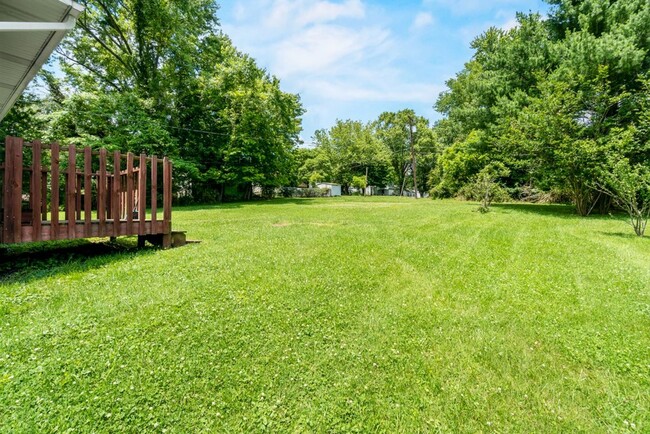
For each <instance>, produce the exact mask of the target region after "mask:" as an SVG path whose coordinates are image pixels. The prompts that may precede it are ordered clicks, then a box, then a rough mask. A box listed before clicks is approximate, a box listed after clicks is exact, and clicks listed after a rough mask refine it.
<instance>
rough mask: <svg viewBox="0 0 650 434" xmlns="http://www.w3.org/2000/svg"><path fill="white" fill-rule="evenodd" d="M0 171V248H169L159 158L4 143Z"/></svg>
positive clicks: (167, 197) (167, 176)
mask: <svg viewBox="0 0 650 434" xmlns="http://www.w3.org/2000/svg"><path fill="white" fill-rule="evenodd" d="M0 171H2V172H4V173H3V176H2V177H0V180H1V181H0V182H2V183H3V186H2V196H1V197H0V199H1V200H2V202H0V208H2V213H1V217H0V218H1V219H2V220H0V243H4V244H8V243H22V242H31V241H48V240H64V239H73V238H91V237H118V236H124V235H138V236H139V238H138V241H139V243H140V244H143V243H144V240H145V239H148V240H150V241H152V242H155V243H158V244H160V245H163V246H164V247H169V245H170V243H171V217H172V165H171V162H170V161H169V160H168V159H167V158H166V157H165V158H163V159H158V158H157V157H156V156H155V155H154V156H151V157H148V156H146V155H144V154H140V156H134V155H133V154H132V153H130V152H129V153H127V154H126V155H124V154H122V153H120V152H119V151H115V152H113V153H112V154H110V155H109V153H108V151H107V150H106V149H101V150H99V151H93V150H92V149H91V148H89V147H85V148H78V147H76V146H74V145H70V146H61V145H59V144H58V143H52V144H49V145H46V144H41V142H39V141H34V142H31V143H26V142H24V141H23V139H20V138H17V137H7V138H6V140H5V158H4V162H3V163H2V164H0ZM161 175H162V176H161ZM161 178H162V179H161ZM161 181H162V182H161ZM161 199H162V216H161V215H160V210H159V205H160V201H161Z"/></svg>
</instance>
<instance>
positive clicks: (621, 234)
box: [600, 227, 650, 242]
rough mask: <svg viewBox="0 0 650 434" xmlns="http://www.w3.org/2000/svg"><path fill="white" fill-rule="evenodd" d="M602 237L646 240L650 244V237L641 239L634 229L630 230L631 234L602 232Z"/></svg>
mask: <svg viewBox="0 0 650 434" xmlns="http://www.w3.org/2000/svg"><path fill="white" fill-rule="evenodd" d="M600 234H602V235H606V236H608V237H616V238H624V239H626V240H646V241H647V242H650V241H648V240H650V237H648V236H644V237H640V236H638V235H637V234H635V233H634V230H632V228H631V227H630V228H629V232H600Z"/></svg>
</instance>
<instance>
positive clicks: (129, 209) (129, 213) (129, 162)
mask: <svg viewBox="0 0 650 434" xmlns="http://www.w3.org/2000/svg"><path fill="white" fill-rule="evenodd" d="M133 194H134V190H133V153H132V152H129V153H127V154H126V232H127V235H132V234H133V210H134V208H135V207H134V206H133V199H134V198H133Z"/></svg>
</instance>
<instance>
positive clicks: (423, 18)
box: [411, 12, 433, 30]
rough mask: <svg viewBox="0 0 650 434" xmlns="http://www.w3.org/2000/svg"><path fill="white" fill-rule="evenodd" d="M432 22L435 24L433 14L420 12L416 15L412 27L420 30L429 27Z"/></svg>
mask: <svg viewBox="0 0 650 434" xmlns="http://www.w3.org/2000/svg"><path fill="white" fill-rule="evenodd" d="M431 24H433V15H431V14H430V13H429V12H420V13H418V14H417V15H416V16H415V19H414V20H413V25H412V26H411V29H413V30H419V29H423V28H425V27H428V26H430V25H431Z"/></svg>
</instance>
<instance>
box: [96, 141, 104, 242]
mask: <svg viewBox="0 0 650 434" xmlns="http://www.w3.org/2000/svg"><path fill="white" fill-rule="evenodd" d="M97 219H98V220H99V233H100V234H101V236H102V237H105V236H106V149H103V148H102V149H100V150H99V180H98V185H97Z"/></svg>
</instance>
